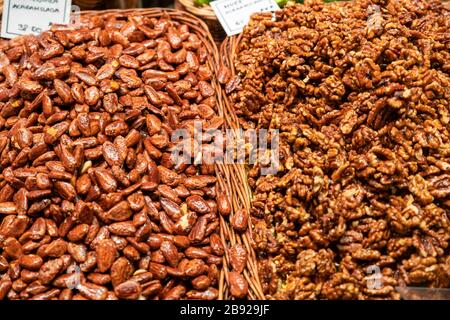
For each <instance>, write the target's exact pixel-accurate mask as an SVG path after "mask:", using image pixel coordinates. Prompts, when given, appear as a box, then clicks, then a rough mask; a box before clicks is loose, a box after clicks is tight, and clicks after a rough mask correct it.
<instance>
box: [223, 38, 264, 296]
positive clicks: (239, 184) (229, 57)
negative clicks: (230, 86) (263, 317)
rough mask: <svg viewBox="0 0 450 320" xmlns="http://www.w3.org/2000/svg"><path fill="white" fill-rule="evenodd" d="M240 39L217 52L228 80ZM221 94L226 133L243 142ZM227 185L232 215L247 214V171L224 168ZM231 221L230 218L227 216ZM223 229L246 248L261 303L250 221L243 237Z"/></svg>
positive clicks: (226, 225)
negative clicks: (226, 69) (225, 169)
mask: <svg viewBox="0 0 450 320" xmlns="http://www.w3.org/2000/svg"><path fill="white" fill-rule="evenodd" d="M240 37H241V36H240V35H239V36H233V37H227V38H226V39H225V40H224V41H223V43H222V45H221V48H220V56H221V61H220V65H221V66H225V67H227V68H228V69H229V70H230V71H231V77H232V78H234V77H235V76H236V70H235V69H234V64H233V61H234V59H235V57H236V55H237V51H236V50H237V44H238V43H239V39H240ZM220 92H221V94H222V104H223V106H224V109H223V112H224V119H225V127H226V128H227V129H231V130H232V132H233V133H234V138H235V139H236V141H237V140H241V139H243V137H242V136H240V134H241V131H239V130H238V129H239V128H240V126H239V120H238V117H237V115H236V113H235V111H234V108H233V105H232V103H231V101H230V99H229V98H228V96H227V95H226V93H225V90H224V89H223V88H221V90H220ZM227 169H228V170H227V179H226V180H225V181H227V183H228V186H229V187H228V188H229V189H231V190H232V192H233V195H232V199H233V209H234V210H233V212H236V211H237V210H238V209H241V208H244V209H246V210H247V212H250V208H251V200H252V191H251V189H250V186H249V184H248V179H247V171H246V168H245V165H244V164H233V165H231V166H229V167H228V168H227ZM230 218H231V216H230ZM223 225H224V227H223V228H222V230H224V231H226V233H225V234H224V237H225V239H226V240H228V242H229V243H232V244H234V243H236V242H238V243H242V244H244V245H245V246H246V248H247V251H248V252H250V255H249V261H248V264H247V269H248V270H247V271H248V279H247V280H249V283H250V285H251V286H252V290H253V291H254V293H255V295H256V298H257V299H259V300H264V299H265V296H264V293H263V289H262V286H261V282H260V279H259V273H258V264H257V258H256V254H255V251H254V250H253V236H252V228H253V226H252V224H251V219H249V226H248V230H247V232H246V233H245V234H238V233H236V232H235V231H234V230H233V229H232V228H230V227H229V225H230V224H229V223H227V222H226V221H223Z"/></svg>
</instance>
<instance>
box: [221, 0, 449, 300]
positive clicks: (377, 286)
mask: <svg viewBox="0 0 450 320" xmlns="http://www.w3.org/2000/svg"><path fill="white" fill-rule="evenodd" d="M449 14H450V12H449V11H448V10H447V9H445V8H444V7H443V6H442V5H441V4H440V2H439V1H429V0H427V1H425V0H416V1H413V0H386V1H383V0H372V1H370V0H358V1H352V2H338V3H332V4H323V3H321V2H319V1H309V2H308V1H306V3H305V5H293V6H288V7H286V8H285V9H283V10H282V11H279V12H277V13H276V14H274V15H272V14H270V13H269V14H258V15H255V16H253V18H252V20H251V22H250V25H249V27H247V28H246V29H245V32H244V33H243V37H242V40H241V42H240V44H239V54H238V56H237V59H236V61H235V67H236V69H237V72H238V77H239V78H240V80H238V81H236V79H234V80H233V81H232V82H231V83H229V84H228V87H227V89H228V91H229V92H231V91H233V92H232V93H231V97H232V100H233V101H234V104H235V108H236V112H237V113H238V115H239V116H240V118H241V121H242V123H241V124H242V125H243V127H247V128H248V127H256V128H273V129H278V130H279V131H280V140H281V141H280V149H281V150H280V153H281V155H280V158H281V167H280V171H279V172H278V174H277V175H275V176H273V175H272V176H260V174H259V171H260V170H259V169H260V167H259V166H258V165H257V166H254V167H253V168H251V169H250V172H249V177H250V178H249V179H250V185H251V187H252V188H253V191H254V199H253V207H252V216H253V225H254V240H255V242H256V249H257V253H258V257H259V265H260V275H261V278H262V282H263V288H264V290H265V293H266V294H267V295H268V296H269V297H271V298H274V299H377V298H381V299H398V298H400V296H399V294H398V293H397V292H396V290H395V287H396V286H398V285H408V286H424V287H434V288H438V287H448V286H449V285H450V252H449V248H448V245H449V239H450V221H449V213H450V132H449V125H450V124H449V121H450V115H449V112H450V108H449V99H450V92H449V86H450V51H449V50H450V33H449V30H450V15H449ZM238 82H240V84H239V85H238V86H236V84H237V83H238ZM233 89H234V90H233ZM377 271H379V272H378V273H377Z"/></svg>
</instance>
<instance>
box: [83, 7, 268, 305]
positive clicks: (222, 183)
mask: <svg viewBox="0 0 450 320" xmlns="http://www.w3.org/2000/svg"><path fill="white" fill-rule="evenodd" d="M99 13H100V12H99V11H84V12H82V16H97V15H99ZM101 14H102V15H105V16H108V15H113V16H115V17H121V16H122V17H126V16H129V15H145V16H149V17H160V16H162V15H166V16H168V17H169V18H170V19H172V20H176V21H180V22H182V23H184V24H187V25H189V27H190V29H191V30H192V32H194V33H195V34H196V35H197V36H198V37H199V39H200V40H201V41H202V42H203V43H204V45H205V46H206V48H207V50H208V52H209V56H208V61H207V63H208V66H209V68H210V69H211V70H213V71H215V73H216V74H217V73H218V70H219V67H220V66H221V63H220V58H219V52H218V49H217V46H216V45H215V43H214V41H213V38H212V36H211V34H210V32H209V31H208V27H207V25H206V24H205V23H204V22H203V21H201V20H200V19H199V18H197V17H195V16H193V15H192V14H189V13H187V12H184V11H180V10H173V9H160V8H149V9H130V10H106V11H101ZM212 85H213V87H214V89H215V90H216V95H217V112H218V114H219V115H220V116H221V117H223V118H224V119H225V121H226V123H230V127H232V128H237V127H238V122H237V117H235V118H233V119H231V118H229V117H228V115H229V114H230V112H229V110H230V109H229V105H228V106H227V107H226V108H225V105H224V104H223V101H222V97H224V96H225V94H224V92H222V87H221V86H220V84H219V82H218V81H217V79H216V78H214V79H213V81H212ZM216 176H217V180H218V182H217V189H218V190H217V191H218V193H225V194H227V195H229V198H230V200H231V203H232V206H233V211H232V214H231V215H233V213H234V212H236V211H237V210H238V209H239V208H243V207H244V208H249V207H250V196H249V195H250V194H251V193H250V189H246V190H245V186H246V184H241V183H240V181H242V179H245V181H247V180H246V178H245V170H244V168H243V167H242V168H241V166H239V165H235V164H220V163H218V164H216ZM243 187H244V189H243ZM243 201H246V202H243ZM249 225H250V223H249ZM248 232H249V233H247V234H243V235H240V234H237V233H235V232H234V231H233V229H232V228H230V225H229V222H228V221H227V220H225V219H224V218H223V217H222V216H221V217H220V236H221V239H222V243H223V245H224V247H225V257H224V261H223V266H222V270H221V273H220V280H219V300H229V299H232V296H231V294H230V290H229V285H228V273H229V271H230V270H231V263H230V258H229V256H228V252H229V248H230V247H231V246H232V245H234V244H235V243H241V244H243V245H245V247H246V248H247V252H248V261H247V266H246V268H245V269H244V272H243V274H244V277H245V279H246V280H247V282H248V284H249V290H248V295H247V298H248V299H249V300H263V299H264V294H263V292H262V288H261V284H260V281H259V276H258V270H257V262H256V255H255V252H254V250H253V248H252V246H251V229H250V228H249V231H248Z"/></svg>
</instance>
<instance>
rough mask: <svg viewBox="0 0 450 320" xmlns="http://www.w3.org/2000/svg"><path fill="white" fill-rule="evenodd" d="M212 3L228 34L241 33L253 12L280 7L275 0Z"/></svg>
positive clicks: (227, 0)
mask: <svg viewBox="0 0 450 320" xmlns="http://www.w3.org/2000/svg"><path fill="white" fill-rule="evenodd" d="M210 5H211V7H212V8H213V10H214V12H215V14H216V16H217V19H219V21H220V24H221V25H222V27H223V29H224V30H225V32H226V33H227V35H228V36H233V35H235V34H239V33H241V32H242V30H244V27H245V26H246V25H247V23H248V22H249V20H250V16H251V15H252V14H253V13H257V12H268V11H275V10H279V9H280V7H279V6H278V4H277V3H276V1H275V0H217V1H212V2H211V3H210Z"/></svg>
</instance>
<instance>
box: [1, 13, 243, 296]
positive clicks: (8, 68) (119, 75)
mask: <svg viewBox="0 0 450 320" xmlns="http://www.w3.org/2000/svg"><path fill="white" fill-rule="evenodd" d="M208 54H209V52H208V50H207V47H206V46H205V45H204V43H203V42H202V41H201V39H200V38H199V36H197V34H196V33H195V32H192V31H191V30H190V28H189V26H188V25H184V24H181V23H179V22H177V21H173V20H171V19H170V18H169V17H168V16H163V17H161V18H149V17H142V16H131V17H128V18H115V17H113V16H111V17H108V16H106V17H104V16H96V17H92V18H89V19H85V18H83V20H82V26H81V28H79V29H75V30H69V31H67V30H61V28H60V27H55V28H54V29H53V30H51V31H48V32H44V33H42V34H41V35H39V36H25V37H18V38H15V39H13V40H11V41H6V40H3V41H2V42H0V130H1V131H0V170H1V175H0V300H1V299H92V300H102V299H109V300H113V299H208V300H209V299H216V298H217V297H218V281H219V270H220V268H221V264H222V260H223V258H222V256H223V254H224V248H223V245H222V241H221V238H220V236H219V231H218V228H219V220H218V211H219V209H222V210H224V209H223V208H225V210H226V209H227V208H229V207H230V205H229V204H228V200H227V198H226V197H225V196H223V195H222V196H220V197H219V196H218V191H217V190H216V186H215V183H216V177H215V172H214V167H213V166H212V165H207V164H205V165H189V164H187V163H179V162H176V161H175V160H174V159H173V157H171V150H172V148H173V143H172V142H171V139H170V137H171V134H172V132H173V131H174V130H176V129H179V128H184V129H186V130H192V128H193V122H194V121H195V120H197V121H201V122H202V123H203V126H204V127H205V128H218V127H220V126H221V122H222V120H221V118H219V117H218V116H217V115H216V102H217V101H216V90H215V89H214V87H213V86H214V85H213V82H212V70H211V66H210V65H209V63H208ZM218 202H219V203H220V206H218ZM222 213H224V214H229V212H222ZM244 294H245V293H244Z"/></svg>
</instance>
